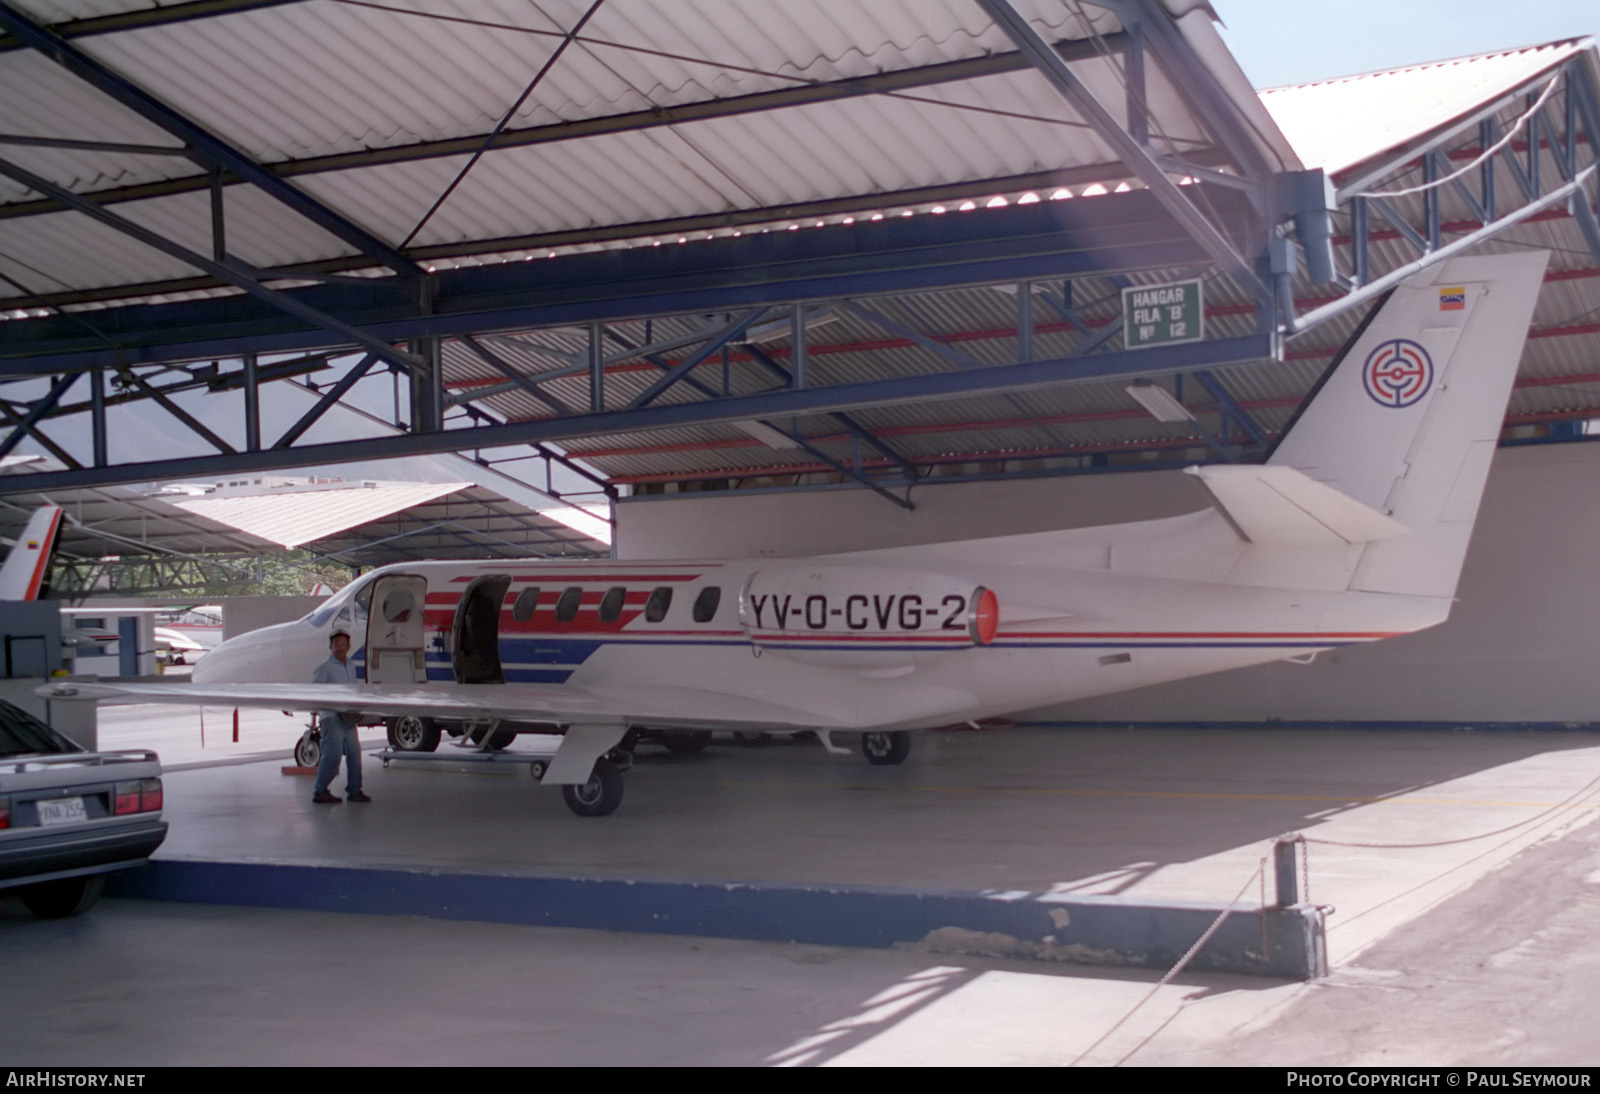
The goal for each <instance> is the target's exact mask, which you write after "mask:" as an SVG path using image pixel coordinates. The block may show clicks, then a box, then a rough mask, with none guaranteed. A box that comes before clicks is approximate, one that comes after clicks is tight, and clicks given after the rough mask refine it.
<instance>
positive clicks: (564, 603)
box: [556, 585, 583, 623]
mask: <svg viewBox="0 0 1600 1094" xmlns="http://www.w3.org/2000/svg"><path fill="white" fill-rule="evenodd" d="M582 603H583V590H582V589H581V588H579V587H578V586H577V585H568V586H567V587H566V588H565V589H563V590H562V591H561V599H560V600H557V601H556V622H558V623H571V622H572V621H573V620H574V619H576V618H577V617H578V605H580V604H582Z"/></svg>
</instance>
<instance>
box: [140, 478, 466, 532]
mask: <svg viewBox="0 0 1600 1094" xmlns="http://www.w3.org/2000/svg"><path fill="white" fill-rule="evenodd" d="M470 485H472V484H471V483H465V482H447V483H432V482H428V483H420V482H383V483H379V482H364V483H339V484H337V485H333V486H305V487H290V488H280V489H270V490H264V491H262V492H260V493H256V492H250V493H245V494H228V493H222V494H204V495H201V496H199V497H192V498H182V499H177V498H174V499H171V503H172V504H173V505H175V506H177V507H178V508H179V509H183V510H186V511H188V512H190V513H195V514H198V515H200V516H203V517H206V518H208V519H210V520H214V521H217V522H218V523H219V524H226V525H228V526H229V527H231V528H237V529H239V530H240V531H243V532H248V533H250V534H251V535H253V536H257V537H259V538H261V539H264V540H268V541H269V542H272V543H276V544H278V545H279V546H280V547H290V548H293V547H299V546H300V545H301V544H304V543H310V542H311V541H313V540H318V539H325V538H327V537H329V536H332V535H335V534H337V533H339V532H343V531H346V530H347V529H350V528H354V527H356V526H358V525H362V524H367V523H370V522H372V521H375V520H381V519H382V518H384V517H387V516H390V515H392V514H394V513H398V512H400V511H401V510H403V509H409V508H411V507H412V506H416V505H422V504H424V503H426V502H430V501H432V500H433V499H435V498H439V497H443V496H444V495H446V494H452V493H454V492H455V491H457V490H462V489H465V488H466V487H468V486H470Z"/></svg>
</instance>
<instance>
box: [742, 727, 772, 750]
mask: <svg viewBox="0 0 1600 1094" xmlns="http://www.w3.org/2000/svg"><path fill="white" fill-rule="evenodd" d="M733 739H734V740H735V741H738V742H739V743H740V744H742V745H744V746H745V747H746V748H766V747H767V746H768V745H770V744H771V743H772V734H770V733H755V732H751V731H749V730H743V729H736V730H734V731H733Z"/></svg>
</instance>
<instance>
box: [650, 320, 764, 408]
mask: <svg viewBox="0 0 1600 1094" xmlns="http://www.w3.org/2000/svg"><path fill="white" fill-rule="evenodd" d="M765 314H767V309H766V308H756V309H755V310H754V311H750V312H746V313H745V314H744V315H743V316H742V317H740V318H739V319H736V320H734V321H733V322H732V323H729V324H728V325H727V326H725V327H723V328H722V330H720V331H718V332H717V333H716V334H715V335H713V336H712V337H711V338H710V339H709V340H708V341H707V342H706V343H705V345H703V346H701V347H700V348H699V349H698V350H696V351H695V352H694V353H691V354H689V355H688V356H687V357H685V358H684V359H683V360H681V361H679V362H678V363H677V364H676V365H673V366H672V367H671V368H670V369H668V370H667V374H666V375H665V376H663V377H661V379H659V380H657V381H656V382H655V383H653V384H651V385H650V387H649V388H648V389H646V391H645V393H644V394H643V395H641V396H639V397H638V398H637V399H635V400H634V401H633V402H632V403H630V404H629V406H628V409H629V410H639V409H641V408H642V407H647V406H649V405H650V404H651V403H653V402H655V401H656V399H657V398H658V397H660V395H661V393H662V392H664V391H666V390H667V388H669V387H671V386H672V385H673V384H675V383H677V382H678V381H679V380H681V379H683V378H684V377H685V376H687V375H689V373H690V372H692V371H693V370H694V369H695V368H696V366H698V365H700V364H703V363H704V362H705V361H706V360H707V359H708V358H710V356H711V355H712V354H713V353H716V352H717V351H718V350H720V349H721V348H722V347H723V346H725V345H727V344H728V343H729V342H731V341H733V340H734V339H735V338H737V337H739V335H741V334H743V333H744V331H745V328H746V327H748V326H749V325H750V324H751V323H754V322H755V321H756V320H757V319H760V318H761V317H762V316H763V315H765ZM658 363H659V362H658Z"/></svg>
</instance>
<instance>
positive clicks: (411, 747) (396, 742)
mask: <svg viewBox="0 0 1600 1094" xmlns="http://www.w3.org/2000/svg"><path fill="white" fill-rule="evenodd" d="M388 729H389V747H390V748H392V749H394V750H395V751H396V752H432V751H434V750H435V749H436V748H438V747H439V725H438V723H437V722H435V721H434V720H433V719H432V718H423V717H421V716H419V715H416V714H402V715H400V717H398V718H390V719H389V722H388Z"/></svg>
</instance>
